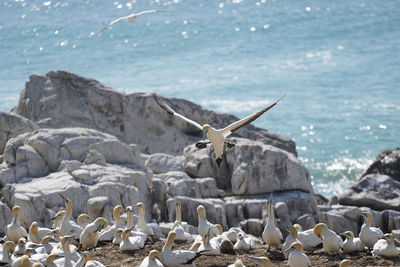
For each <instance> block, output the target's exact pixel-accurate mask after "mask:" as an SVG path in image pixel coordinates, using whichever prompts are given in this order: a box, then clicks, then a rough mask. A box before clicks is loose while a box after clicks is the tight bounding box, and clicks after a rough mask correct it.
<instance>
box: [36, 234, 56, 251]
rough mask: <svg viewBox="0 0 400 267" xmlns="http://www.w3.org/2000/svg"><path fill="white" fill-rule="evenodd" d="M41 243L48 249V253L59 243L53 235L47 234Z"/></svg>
mask: <svg viewBox="0 0 400 267" xmlns="http://www.w3.org/2000/svg"><path fill="white" fill-rule="evenodd" d="M40 244H42V246H43V247H44V248H45V249H46V252H47V254H50V253H51V251H52V250H53V248H54V247H55V246H56V245H57V241H56V240H54V238H53V237H52V236H49V235H46V236H45V237H43V238H42V240H41V241H40Z"/></svg>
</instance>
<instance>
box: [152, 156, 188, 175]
mask: <svg viewBox="0 0 400 267" xmlns="http://www.w3.org/2000/svg"><path fill="white" fill-rule="evenodd" d="M182 160H183V157H182V156H172V155H168V154H163V153H155V154H152V155H150V156H149V157H148V158H147V160H146V162H145V166H146V167H147V168H148V169H150V170H151V171H152V172H153V173H165V172H169V171H183V168H182Z"/></svg>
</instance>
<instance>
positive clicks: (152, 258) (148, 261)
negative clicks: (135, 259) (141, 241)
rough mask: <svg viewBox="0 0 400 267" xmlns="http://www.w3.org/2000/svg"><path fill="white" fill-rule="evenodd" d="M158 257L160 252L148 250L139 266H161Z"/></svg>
mask: <svg viewBox="0 0 400 267" xmlns="http://www.w3.org/2000/svg"><path fill="white" fill-rule="evenodd" d="M160 258H161V254H160V252H158V251H157V250H154V249H153V250H152V251H150V253H149V256H147V257H146V258H144V259H143V261H142V263H141V264H140V266H139V267H163V266H164V265H163V264H162V263H161V260H160Z"/></svg>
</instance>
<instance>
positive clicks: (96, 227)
mask: <svg viewBox="0 0 400 267" xmlns="http://www.w3.org/2000/svg"><path fill="white" fill-rule="evenodd" d="M107 226H108V222H107V219H106V218H103V217H99V218H97V219H96V220H94V222H92V223H89V224H88V225H87V226H86V228H85V229H84V230H83V231H82V233H81V235H80V237H79V242H80V243H81V245H82V249H84V250H86V249H88V248H95V247H96V246H97V241H98V240H99V236H100V231H101V230H103V229H104V228H106V227H107Z"/></svg>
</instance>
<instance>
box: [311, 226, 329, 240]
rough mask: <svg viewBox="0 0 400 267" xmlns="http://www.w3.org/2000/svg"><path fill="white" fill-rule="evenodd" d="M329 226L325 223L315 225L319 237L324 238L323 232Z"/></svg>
mask: <svg viewBox="0 0 400 267" xmlns="http://www.w3.org/2000/svg"><path fill="white" fill-rule="evenodd" d="M327 228H328V227H327V226H326V224H324V223H318V224H317V225H315V226H314V234H315V235H316V236H318V237H319V238H322V237H321V235H322V232H323V231H325V230H326V229H327Z"/></svg>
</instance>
